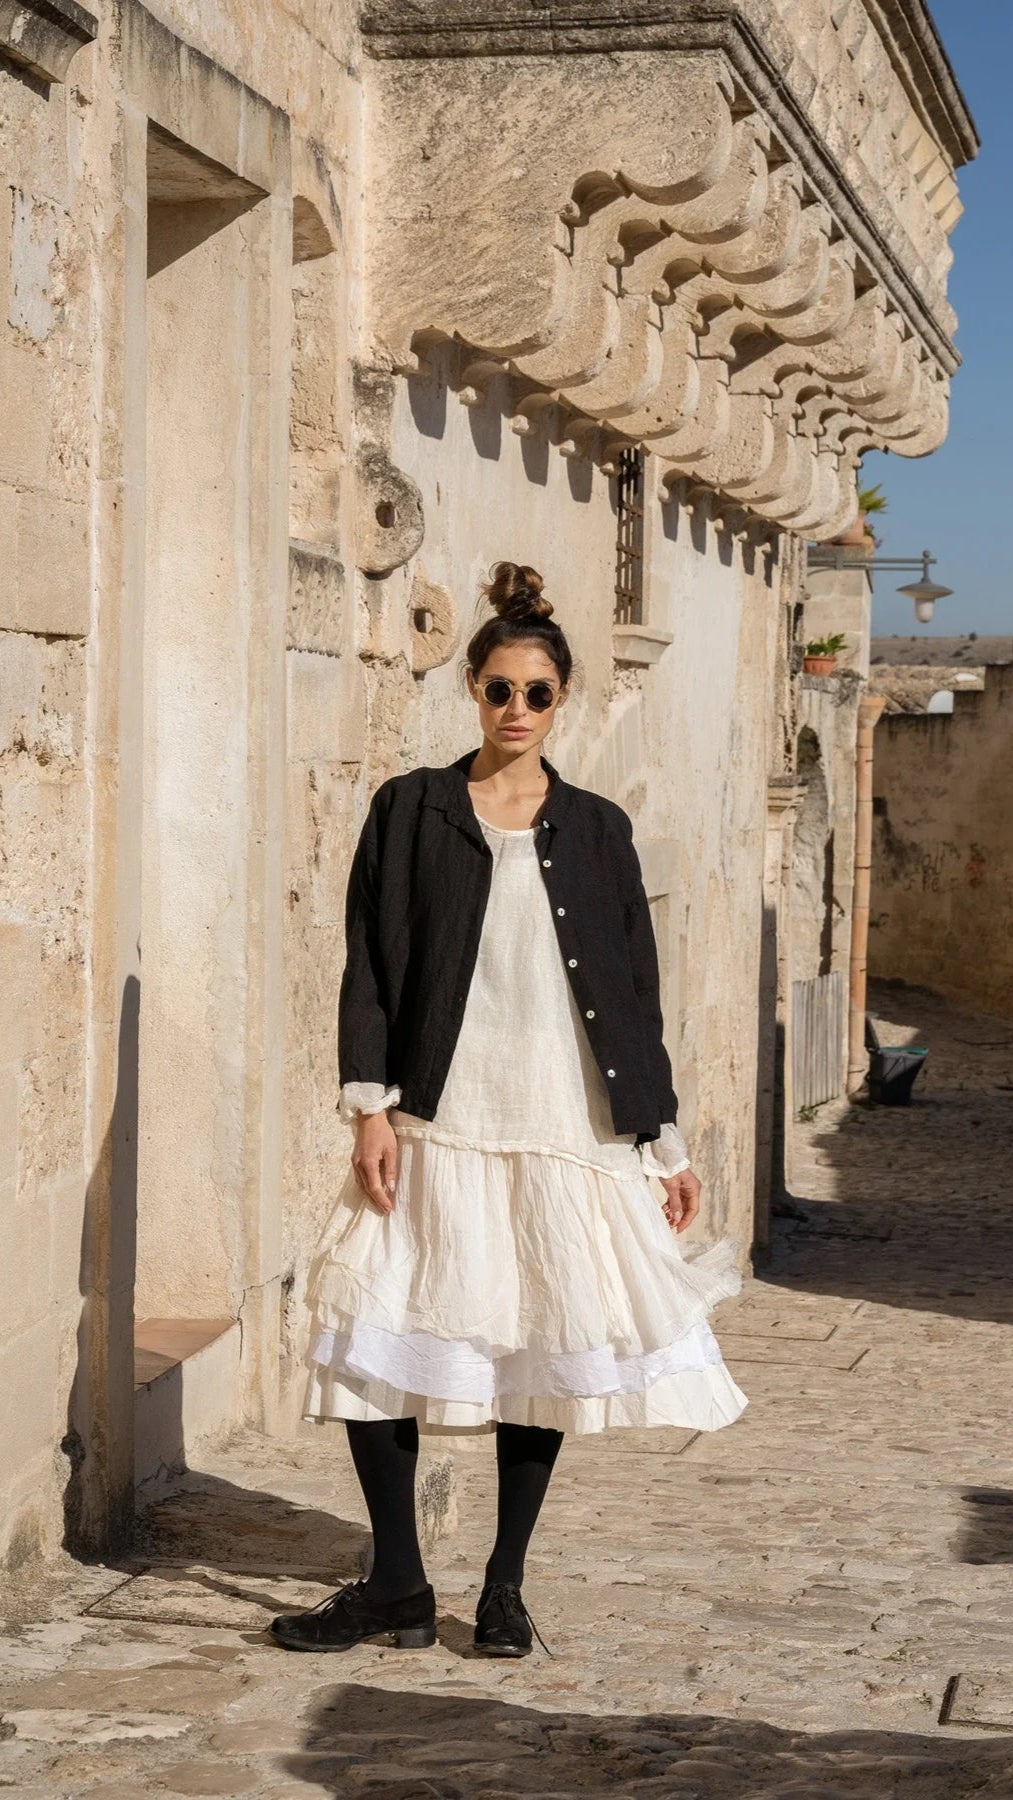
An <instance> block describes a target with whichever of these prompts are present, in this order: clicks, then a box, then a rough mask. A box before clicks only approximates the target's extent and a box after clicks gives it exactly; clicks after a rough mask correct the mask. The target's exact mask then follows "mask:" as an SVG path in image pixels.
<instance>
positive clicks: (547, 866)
mask: <svg viewBox="0 0 1013 1800" xmlns="http://www.w3.org/2000/svg"><path fill="white" fill-rule="evenodd" d="M551 867H552V863H551V862H550V860H549V858H548V857H547V856H543V857H542V868H543V869H551Z"/></svg>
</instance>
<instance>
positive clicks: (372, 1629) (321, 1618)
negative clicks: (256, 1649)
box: [270, 1581, 436, 1650]
mask: <svg viewBox="0 0 1013 1800" xmlns="http://www.w3.org/2000/svg"><path fill="white" fill-rule="evenodd" d="M270 1632H271V1636H272V1637H273V1638H274V1641H275V1643H276V1644H282V1645H283V1646H284V1648H285V1649H286V1650H351V1648H352V1646H353V1644H362V1643H365V1642H366V1640H367V1639H369V1638H378V1637H393V1639H394V1642H395V1644H396V1645H397V1647H398V1649H399V1650H425V1649H427V1648H428V1646H429V1645H430V1644H435V1642H436V1595H435V1594H434V1593H433V1590H432V1588H431V1587H424V1588H423V1589H422V1592H421V1593H420V1594H410V1595H409V1596H408V1598H407V1599H406V1600H374V1599H373V1598H372V1597H371V1595H370V1593H369V1590H368V1588H367V1586H366V1583H365V1582H364V1581H353V1582H351V1583H350V1585H349V1586H348V1587H343V1588H339V1589H338V1592H337V1593H336V1594H331V1595H330V1597H329V1598H328V1599H327V1600H321V1602H320V1605H319V1606H314V1607H311V1608H310V1610H309V1611H308V1612H298V1613H282V1615H281V1617H280V1618H277V1619H273V1620H272V1621H271V1625H270Z"/></svg>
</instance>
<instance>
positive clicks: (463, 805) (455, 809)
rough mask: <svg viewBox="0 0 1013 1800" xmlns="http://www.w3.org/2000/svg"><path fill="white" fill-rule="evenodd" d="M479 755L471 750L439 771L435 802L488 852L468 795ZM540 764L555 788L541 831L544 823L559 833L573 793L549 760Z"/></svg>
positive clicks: (541, 819) (547, 800)
mask: <svg viewBox="0 0 1013 1800" xmlns="http://www.w3.org/2000/svg"><path fill="white" fill-rule="evenodd" d="M477 755H478V751H477V750H469V751H467V752H466V754H465V755H464V756H459V757H458V758H457V761H456V762H452V763H449V764H448V765H447V767H446V768H443V769H437V770H436V771H435V772H434V773H435V776H436V779H435V781H434V782H433V793H432V795H431V799H432V803H433V804H434V805H436V806H439V807H441V808H442V809H443V811H444V812H445V813H446V815H447V817H448V819H451V820H452V821H453V823H454V824H455V825H459V826H460V828H461V830H462V831H464V832H466V833H467V835H468V836H469V837H471V838H474V839H475V841H476V842H477V843H479V844H481V845H482V846H483V848H484V847H485V838H484V836H483V833H482V827H481V825H480V824H479V822H478V818H477V816H476V813H475V808H474V807H473V806H472V804H471V795H470V794H469V793H468V776H469V774H470V771H471V765H472V763H473V762H474V760H475V758H476V756H477ZM539 761H540V763H541V765H542V768H543V769H544V770H545V773H546V774H547V775H548V777H549V781H550V783H551V786H550V788H549V791H548V793H547V795H546V796H545V799H544V800H543V802H542V810H541V812H540V814H539V817H538V828H540V827H541V825H542V824H543V822H544V824H545V825H548V826H549V827H550V829H552V830H556V829H558V827H559V826H560V824H561V823H562V821H563V819H564V818H565V816H566V812H567V809H568V807H569V804H570V796H571V794H572V792H573V790H572V788H571V786H570V783H569V782H568V781H564V780H563V778H562V776H561V775H560V774H559V772H558V771H557V770H556V769H554V768H553V766H552V764H551V763H550V762H549V761H548V760H547V758H546V757H544V756H541V757H539Z"/></svg>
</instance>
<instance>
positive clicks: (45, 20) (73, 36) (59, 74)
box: [0, 0, 98, 81]
mask: <svg viewBox="0 0 1013 1800" xmlns="http://www.w3.org/2000/svg"><path fill="white" fill-rule="evenodd" d="M97 33H98V20H97V19H96V18H95V17H94V16H93V14H92V13H90V12H86V11H85V9H84V7H83V6H78V5H77V3H76V0H0V53H2V54H3V55H4V56H7V57H9V58H10V60H11V62H14V63H17V64H18V65H19V66H20V67H21V68H23V69H27V70H28V72H29V74H32V75H38V76H40V77H41V79H42V80H43V81H63V79H64V77H65V76H66V73H67V69H68V67H69V65H70V60H71V57H72V56H74V55H75V54H76V52H77V51H78V50H80V48H81V46H82V44H90V43H91V42H92V40H93V38H95V36H96V35H97Z"/></svg>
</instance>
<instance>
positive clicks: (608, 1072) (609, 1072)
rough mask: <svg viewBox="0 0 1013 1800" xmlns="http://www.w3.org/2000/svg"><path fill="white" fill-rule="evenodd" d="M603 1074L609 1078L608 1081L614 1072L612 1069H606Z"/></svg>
mask: <svg viewBox="0 0 1013 1800" xmlns="http://www.w3.org/2000/svg"><path fill="white" fill-rule="evenodd" d="M605 1073H606V1075H607V1076H608V1077H609V1079H611V1077H612V1076H613V1075H614V1074H615V1070H614V1069H606V1070H605Z"/></svg>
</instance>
